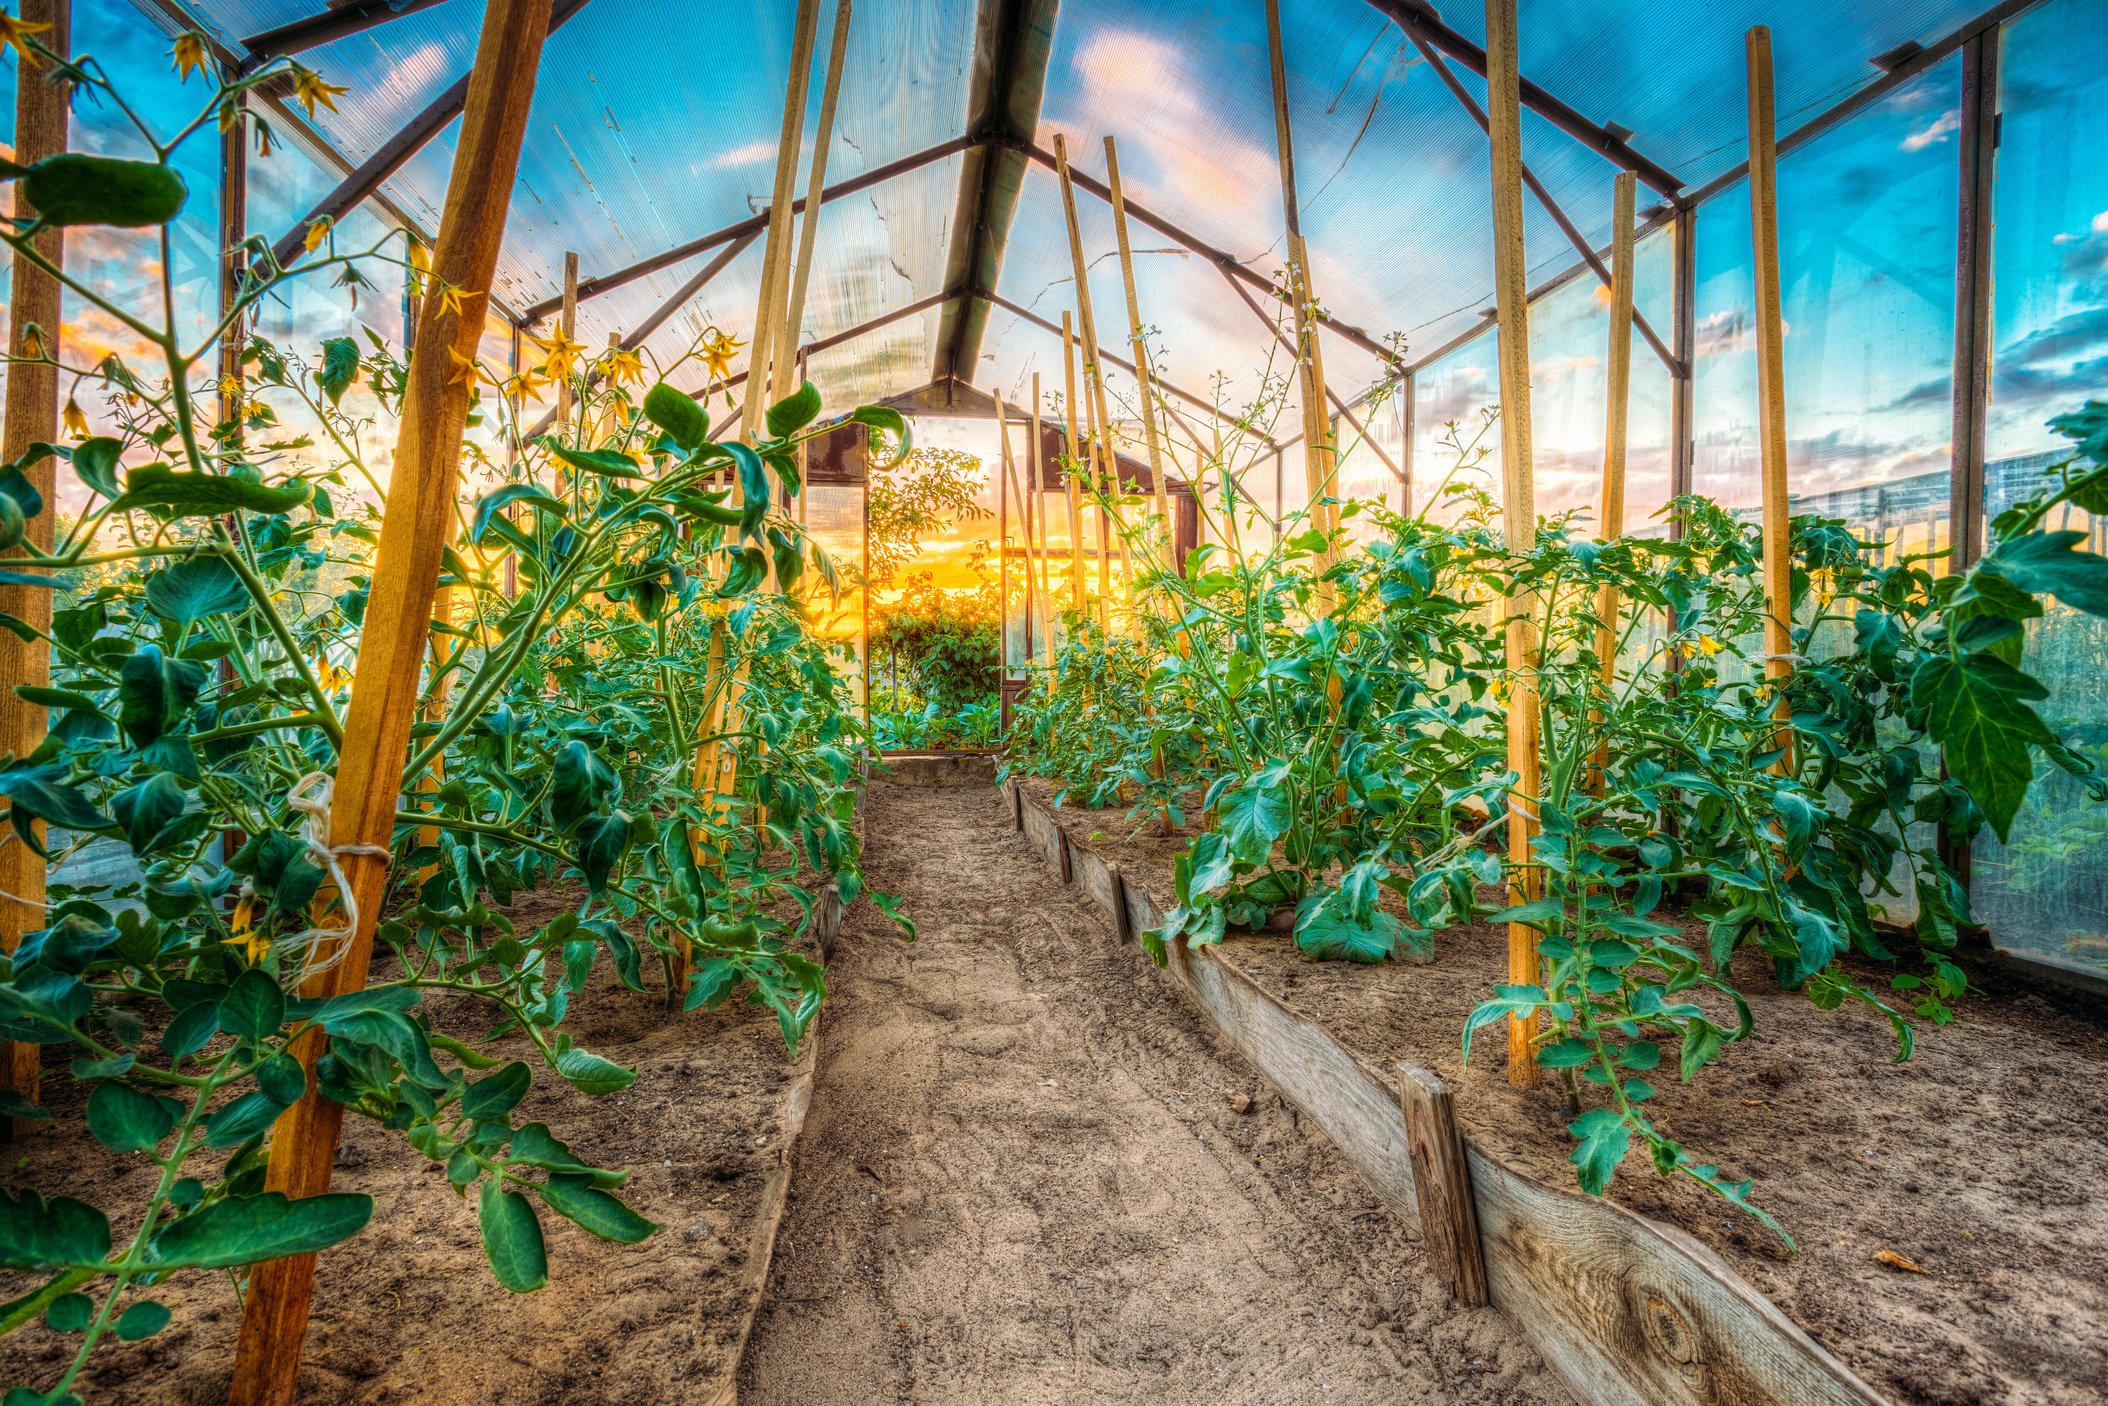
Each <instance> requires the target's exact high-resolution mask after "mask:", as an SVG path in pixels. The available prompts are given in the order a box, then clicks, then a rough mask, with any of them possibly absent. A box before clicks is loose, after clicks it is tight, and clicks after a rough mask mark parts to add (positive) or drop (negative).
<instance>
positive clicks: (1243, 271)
mask: <svg viewBox="0 0 2108 1406" xmlns="http://www.w3.org/2000/svg"><path fill="white" fill-rule="evenodd" d="M1026 151H1027V154H1028V155H1030V156H1031V158H1032V159H1033V160H1034V161H1037V162H1038V163H1039V164H1040V165H1042V166H1044V167H1046V168H1047V169H1048V170H1049V171H1052V170H1055V169H1056V166H1055V162H1054V156H1053V153H1051V152H1049V151H1047V150H1046V149H1045V148H1044V147H1041V146H1040V145H1039V144H1038V143H1036V142H1035V143H1032V144H1030V145H1028V147H1027V148H1026ZM1069 178H1070V179H1071V180H1072V181H1074V182H1075V184H1076V188H1077V189H1078V190H1087V191H1089V192H1090V193H1091V194H1092V195H1095V196H1097V197H1098V198H1099V199H1100V200H1103V201H1105V202H1106V203H1108V204H1110V203H1111V202H1112V191H1111V190H1110V189H1109V188H1108V187H1107V186H1106V184H1105V182H1103V181H1101V180H1099V179H1098V178H1097V177H1096V176H1093V175H1091V174H1090V173H1088V172H1087V171H1084V170H1083V169H1082V168H1081V167H1079V166H1078V165H1077V164H1076V163H1075V162H1073V161H1071V162H1070V163H1069ZM1122 204H1124V205H1125V206H1126V207H1127V217H1128V218H1129V219H1131V220H1134V221H1136V222H1137V223H1139V224H1145V225H1147V226H1149V227H1150V228H1151V229H1153V230H1155V231H1156V232H1157V233H1158V234H1161V235H1163V236H1164V237H1165V238H1166V239H1173V240H1176V241H1178V242H1179V243H1180V244H1183V245H1185V246H1186V248H1188V249H1190V250H1192V251H1193V252H1194V253H1196V254H1198V255H1200V256H1201V257H1202V258H1203V259H1206V260H1208V261H1209V262H1210V263H1212V264H1214V265H1215V266H1216V267H1217V268H1220V269H1221V270H1222V271H1223V272H1224V273H1226V274H1228V275H1229V276H1230V277H1232V278H1237V279H1242V280H1243V281H1244V282H1246V283H1248V284H1250V285H1251V286H1252V287H1254V288H1257V289H1259V290H1260V291H1262V292H1266V293H1271V292H1272V291H1273V288H1274V285H1273V282H1272V280H1270V279H1266V278H1262V277H1261V276H1260V275H1258V274H1256V273H1254V272H1252V271H1251V270H1250V269H1248V268H1246V267H1245V266H1244V265H1243V264H1241V263H1239V262H1238V261H1237V259H1236V258H1235V257H1234V256H1232V255H1231V254H1229V253H1227V252H1226V251H1224V250H1221V249H1218V248H1216V247H1215V246H1214V245H1212V244H1209V243H1207V242H1206V241H1205V240H1203V239H1201V238H1200V237H1199V236H1198V235H1195V234H1192V233H1189V232H1188V231H1186V230H1184V229H1181V228H1180V227H1179V226H1177V225H1175V224H1173V223H1172V222H1171V221H1170V220H1167V219H1165V218H1164V217H1163V216H1162V215H1159V214H1157V213H1156V212H1155V211H1153V210H1150V209H1148V208H1147V207H1146V206H1143V205H1141V204H1139V203H1137V202H1136V201H1135V200H1133V199H1132V198H1127V199H1124V200H1123V201H1122ZM1317 316H1318V321H1319V322H1320V323H1322V324H1323V325H1324V326H1325V327H1327V328H1330V329H1331V330H1332V331H1333V332H1334V333H1336V334H1338V335H1339V336H1340V337H1341V338H1342V339H1343V340H1345V341H1348V342H1351V343H1353V344H1354V345H1355V346H1357V347H1360V348H1361V349H1362V350H1363V351H1365V352H1367V353H1368V354H1369V355H1371V356H1373V357H1375V358H1376V359H1377V360H1379V361H1381V362H1383V363H1384V365H1386V366H1397V365H1398V364H1399V358H1398V354H1397V353H1396V352H1394V351H1392V350H1391V349H1390V348H1389V347H1387V346H1385V345H1384V344H1383V343H1381V342H1379V341H1377V340H1376V339H1375V338H1374V337H1371V336H1370V335H1369V334H1368V333H1367V332H1364V331H1363V330H1362V329H1361V328H1359V327H1356V326H1353V325H1352V324H1351V323H1346V322H1342V321H1340V320H1339V319H1338V318H1336V317H1334V316H1333V315H1332V314H1330V313H1328V312H1325V311H1323V310H1320V311H1319V312H1318V315H1317ZM1111 359H1112V358H1110V357H1108V358H1107V360H1111ZM1209 413H1210V414H1213V413H1214V412H1213V410H1212V409H1211V410H1210V411H1209Z"/></svg>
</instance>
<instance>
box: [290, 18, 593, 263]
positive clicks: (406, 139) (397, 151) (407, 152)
mask: <svg viewBox="0 0 2108 1406" xmlns="http://www.w3.org/2000/svg"><path fill="white" fill-rule="evenodd" d="M587 3H588V0H555V3H554V5H553V7H552V8H551V11H550V14H549V32H550V33H551V34H554V33H555V32H556V31H557V30H558V29H559V28H561V27H562V26H563V25H565V24H566V23H568V22H569V21H570V20H571V19H572V17H573V16H575V15H576V14H577V13H578V12H579V11H580V10H583V9H584V8H585V7H586V5H587ZM468 81H469V75H468V74H466V73H464V74H462V75H461V76H460V77H459V78H457V79H455V80H454V82H453V83H452V84H451V85H449V86H448V88H447V90H446V91H445V92H443V93H441V94H440V95H439V96H438V97H436V98H434V99H432V101H431V102H430V103H429V104H427V105H426V107H425V109H424V111H422V112H420V113H418V114H417V116H415V117H413V118H411V119H410V120H409V122H408V123H406V124H405V125H404V126H403V128H402V130H401V131H399V132H397V133H396V134H395V135H394V136H392V137H390V138H389V139H388V140H387V141H385V142H383V143H382V144H381V146H380V149H379V150H377V151H375V152H374V153H373V155H371V156H369V157H367V158H366V159H365V160H364V161H362V162H360V163H359V165H358V166H357V168H356V169H354V170H353V171H352V172H351V174H349V175H347V176H346V177H345V178H344V179H343V180H342V181H340V182H338V183H337V188H336V189H335V190H333V191H331V192H330V193H329V194H328V195H325V196H323V197H322V200H321V202H320V203H319V204H317V205H316V206H315V208H314V209H312V210H310V211H308V212H307V214H306V215H305V216H303V217H302V218H301V219H300V220H299V221H298V222H297V223H296V224H295V225H294V226H293V227H292V229H290V230H288V231H287V232H286V234H285V237H284V238H282V239H280V240H279V241H278V243H277V244H275V245H273V246H272V248H271V253H272V255H273V256H274V257H275V258H276V259H277V260H278V263H279V266H280V267H284V266H286V265H288V264H290V263H292V261H293V256H294V255H295V254H297V253H299V252H300V248H301V241H302V240H303V239H304V238H306V236H307V232H308V229H309V227H310V226H312V225H313V224H314V223H315V221H317V220H320V219H330V220H335V219H339V218H341V217H342V216H343V215H344V213H345V212H346V211H348V210H350V209H351V208H352V207H353V206H355V205H357V204H358V203H359V202H360V201H361V200H364V199H365V198H366V197H367V196H369V195H372V194H373V193H374V192H375V191H377V190H379V189H380V188H381V182H383V181H385V180H387V179H388V178H389V177H390V176H392V175H394V174H395V173H396V172H397V171H400V170H401V169H402V168H403V166H404V165H405V164H407V163H408V162H409V160H410V158H411V157H413V156H415V155H417V153H418V152H419V151H421V150H423V148H424V144H425V143H426V142H428V141H430V140H432V138H433V137H435V136H437V135H438V134H439V132H440V131H441V129H443V128H444V127H445V126H446V125H447V124H448V123H450V122H452V121H453V120H454V119H455V118H457V117H459V116H460V115H461V110H462V109H463V108H464V107H466V106H467V105H468Z"/></svg>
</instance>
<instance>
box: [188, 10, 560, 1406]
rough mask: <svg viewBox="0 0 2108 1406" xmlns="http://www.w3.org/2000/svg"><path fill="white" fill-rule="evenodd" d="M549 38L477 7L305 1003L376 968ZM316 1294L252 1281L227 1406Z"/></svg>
mask: <svg viewBox="0 0 2108 1406" xmlns="http://www.w3.org/2000/svg"><path fill="white" fill-rule="evenodd" d="M548 26H549V3H548V0H487V3H486V5H485V7H484V12H483V33H482V37H481V38H480V39H479V40H478V42H477V48H476V60H475V66H474V69H473V71H472V72H473V76H472V78H471V80H470V83H469V90H468V103H467V107H466V108H465V109H464V111H463V114H462V119H461V128H460V135H459V138H458V140H457V141H456V143H455V155H454V169H453V173H452V176H451V177H450V179H449V181H448V185H447V197H446V206H445V213H444V216H443V217H442V219H441V222H440V228H439V242H438V244H437V246H436V247H435V249H434V250H433V256H432V273H433V281H434V285H435V286H433V287H432V288H430V289H428V290H427V292H426V295H425V299H424V309H423V313H422V315H421V316H420V318H419V329H420V335H419V337H418V339H417V350H416V351H415V352H414V353H413V354H412V355H411V358H410V367H409V374H408V383H407V387H406V389H405V392H404V396H403V407H402V421H401V429H400V431H399V434H398V437H397V440H396V450H395V465H394V468H393V470H392V471H391V472H390V476H389V492H388V501H387V505H386V507H385V509H384V510H383V515H382V518H381V531H380V539H379V543H378V545H377V546H376V547H375V549H374V563H373V595H372V599H371V601H370V602H369V603H368V605H367V608H366V621H365V628H364V631H363V633H362V636H361V648H360V651H359V656H358V662H357V665H356V671H355V673H354V674H353V678H352V691H351V708H350V713H349V715H348V716H347V717H346V719H345V723H344V738H345V741H344V748H343V751H342V753H341V754H340V755H339V757H338V759H337V773H336V779H335V783H334V787H333V791H332V801H331V807H330V817H329V819H330V825H329V835H330V844H331V845H332V846H333V847H335V848H336V849H337V850H338V851H339V852H340V854H341V855H342V859H341V863H342V866H343V869H344V872H345V876H346V879H347V881H348V884H347V886H348V888H349V890H350V892H349V893H346V894H339V895H338V898H339V901H341V902H343V903H345V904H346V905H347V906H355V907H356V910H357V923H356V925H355V926H354V928H353V930H352V936H351V938H350V939H349V943H350V946H349V950H347V951H346V952H345V953H344V955H343V957H342V959H341V960H339V961H338V962H337V963H336V964H335V965H334V966H332V967H330V968H328V969H327V970H325V971H323V972H321V973H320V974H318V975H316V976H314V977H311V978H309V979H308V980H307V981H306V982H304V983H302V985H301V989H300V994H301V995H303V996H306V997H309V998H327V997H331V996H337V995H341V994H343V993H345V992H348V991H354V990H357V989H358V988H359V987H361V986H363V985H364V984H365V982H366V973H367V966H368V963H369V961H370V959H371V957H372V954H373V937H374V928H375V925H376V923H377V921H378V919H379V918H380V912H381V903H382V899H383V896H384V894H385V892H386V888H387V882H388V860H387V858H386V855H387V852H388V844H389V840H390V837H391V836H392V834H393V832H394V828H395V807H396V798H397V796H398V795H399V794H400V793H401V790H402V784H403V757H404V754H405V751H406V750H407V748H408V747H409V743H410V726H411V722H412V721H413V719H414V718H415V717H416V714H417V703H418V674H419V672H420V665H421V664H422V662H423V659H424V653H425V645H426V635H427V633H428V631H429V628H430V622H431V618H432V597H433V595H434V593H435V591H436V590H437V587H438V581H439V569H440V556H441V553H442V552H443V551H444V549H445V547H446V543H447V539H448V536H449V535H450V531H451V527H452V522H453V516H454V508H455V503H454V497H455V490H456V484H457V479H458V477H459V466H460V458H461V435H462V430H463V428H464V427H465V425H466V424H467V421H468V410H469V400H470V397H471V396H472V395H473V394H474V389H473V387H471V386H470V385H468V384H466V383H464V382H463V381H462V380H461V379H460V378H459V377H458V376H457V375H456V374H455V371H454V364H453V363H454V358H455V357H457V356H458V357H464V358H467V357H473V356H474V355H475V354H476V344H477V342H478V340H479V339H480V337H481V335H482V331H483V319H484V308H485V304H486V302H487V300H488V298H489V292H490V283H491V276H492V274H493V272H494V271H495V269H496V267H497V262H498V245H499V243H500V241H501V240H502V239H503V238H504V234H505V214H506V208H507V205H508V204H509V202H510V200H511V196H512V187H513V178H514V176H515V174H516V173H517V171H518V167H519V156H520V139H521V137H522V136H523V135H524V134H525V132H526V127H527V112H528V107H529V105H530V104H531V103H532V101H533V98H534V80H535V72H536V69H537V68H538V66H539V64H540V61H541V52H542V40H543V39H544V37H545V36H546V35H547V32H548ZM440 283H444V284H446V285H448V286H450V287H454V288H460V289H464V290H467V294H468V296H466V297H464V298H463V299H462V303H463V305H464V306H462V307H461V308H460V310H458V311H450V310H448V309H447V308H445V307H444V306H442V303H441V299H440V296H439V293H438V289H437V286H436V285H437V284H440ZM375 851H378V852H377V853H376V852H375ZM322 1050H323V1036H322V1034H321V1032H320V1031H310V1032H308V1033H307V1034H305V1035H303V1036H301V1037H300V1039H299V1040H298V1041H296V1042H295V1053H296V1054H297V1055H298V1057H299V1058H300V1060H301V1063H302V1064H303V1065H304V1066H305V1067H306V1068H307V1069H308V1070H309V1071H310V1074H309V1084H308V1091H307V1093H306V1094H304V1095H303V1096H302V1097H301V1098H300V1100H299V1101H298V1102H297V1103H295V1104H294V1105H293V1106H292V1107H291V1108H289V1109H287V1110H286V1112H285V1113H284V1115H283V1116H281V1117H280V1118H279V1120H278V1122H277V1124H276V1125H275V1126H274V1128H273V1129H272V1135H271V1162H270V1169H269V1171H268V1173H267V1174H266V1178H265V1183H264V1184H265V1187H266V1188H267V1189H268V1190H271V1191H277V1192H283V1193H284V1194H285V1195H287V1196H289V1197H293V1198H296V1199H297V1198H300V1197H304V1196H314V1195H318V1194H320V1193H322V1192H324V1191H326V1190H328V1189H329V1180H330V1166H331V1163H332V1161H333V1160H334V1159H335V1157H336V1151H337V1136H338V1132H339V1130H340V1128H341V1125H342V1120H343V1115H344V1109H343V1106H342V1105H341V1104H337V1103H333V1102H331V1101H330V1100H328V1099H326V1098H323V1097H322V1095H321V1093H320V1091H319V1090H318V1089H317V1088H316V1087H315V1086H314V1080H313V1074H312V1071H313V1069H314V1066H315V1061H316V1060H317V1059H318V1058H319V1057H320V1056H321V1054H322ZM314 1286H315V1257H314V1256H313V1255H294V1256H289V1257H287V1258H284V1259H276V1260H270V1261H267V1262H265V1263H263V1264H259V1265H257V1266H256V1268H255V1269H254V1270H253V1271H252V1272H251V1274H250V1277H249V1298H248V1303H247V1306H246V1308H245V1309H244V1311H243V1314H242V1324H241V1339H240V1345H239V1346H238V1348H237V1349H236V1353H235V1360H234V1379H233V1382H232V1384H231V1385H230V1386H229V1389H228V1401H229V1402H230V1403H231V1406H285V1403H289V1402H291V1401H293V1400H294V1399H295V1398H296V1396H297V1395H298V1382H299V1376H300V1349H301V1342H302V1339H303V1338H305V1337H306V1334H307V1320H308V1310H309V1306H310V1304H311V1302H312V1297H313V1293H314Z"/></svg>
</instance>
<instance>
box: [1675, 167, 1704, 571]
mask: <svg viewBox="0 0 2108 1406" xmlns="http://www.w3.org/2000/svg"><path fill="white" fill-rule="evenodd" d="M1670 238H1671V239H1673V240H1674V241H1675V243H1674V246H1673V248H1672V249H1671V257H1672V259H1673V261H1674V264H1675V268H1674V269H1673V271H1672V273H1673V277H1674V280H1675V282H1674V289H1675V303H1676V306H1675V309H1674V312H1673V317H1674V319H1675V327H1674V328H1673V330H1672V332H1671V335H1672V337H1673V338H1674V339H1675V341H1674V345H1675V353H1676V370H1675V372H1674V374H1673V375H1672V377H1671V379H1670V382H1669V496H1670V497H1671V498H1681V497H1682V496H1683V495H1684V494H1686V493H1689V492H1690V491H1691V480H1692V467H1693V460H1694V459H1695V458H1696V456H1697V452H1698V441H1697V430H1696V428H1695V423H1694V419H1693V416H1694V412H1695V411H1696V409H1697V400H1696V397H1695V395H1694V393H1693V392H1694V388H1695V385H1696V382H1697V378H1698V375H1697V373H1698V306H1697V305H1698V211H1697V209H1696V208H1695V207H1694V208H1691V209H1688V210H1683V211H1679V212H1678V214H1677V216H1676V220H1675V222H1674V224H1673V225H1671V227H1670ZM1669 535H1670V536H1671V537H1681V536H1683V522H1682V520H1681V519H1680V518H1671V519H1670V521H1669Z"/></svg>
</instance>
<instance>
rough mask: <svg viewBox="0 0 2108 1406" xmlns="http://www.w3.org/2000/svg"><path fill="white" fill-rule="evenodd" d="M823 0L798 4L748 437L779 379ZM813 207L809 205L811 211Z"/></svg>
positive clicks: (752, 366)
mask: <svg viewBox="0 0 2108 1406" xmlns="http://www.w3.org/2000/svg"><path fill="white" fill-rule="evenodd" d="M819 18H820V16H819V6H818V4H817V0H798V13H797V18H796V21H795V25H794V28H793V30H792V38H791V62H790V76H789V78H788V79H786V80H785V83H784V89H783V125H782V128H781V129H780V131H779V132H778V134H777V138H776V185H775V191H774V194H773V195H772V196H771V197H770V200H769V224H768V238H767V240H766V241H765V242H764V244H763V246H762V255H761V293H760V299H759V301H758V302H757V303H756V304H755V306H754V338H753V343H752V345H751V346H749V347H748V348H747V398H746V401H745V404H744V406H743V411H744V413H743V416H742V419H743V421H744V423H745V426H746V435H747V438H748V439H758V438H759V437H760V435H761V425H762V416H761V411H762V408H763V406H764V405H765V403H766V400H765V398H766V397H767V396H768V394H769V392H770V391H771V390H772V389H773V388H774V384H775V380H774V376H773V374H772V373H771V370H770V367H771V365H772V362H771V360H770V358H771V357H772V356H773V355H774V354H775V351H776V347H775V339H776V331H777V326H778V322H779V320H780V316H781V313H782V310H783V304H784V293H783V291H782V290H783V288H785V287H787V286H788V277H789V273H790V269H789V260H790V257H791V252H790V250H789V249H788V248H786V247H785V246H786V245H787V244H788V243H789V242H790V229H791V190H792V188H793V187H794V186H795V185H796V184H797V179H798V144H799V141H800V139H801V138H802V137H803V135H804V133H805V90H806V88H807V87H808V86H810V84H811V81H812V49H813V40H814V37H815V34H816V31H817V30H818V27H819ZM808 208H809V207H808Z"/></svg>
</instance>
